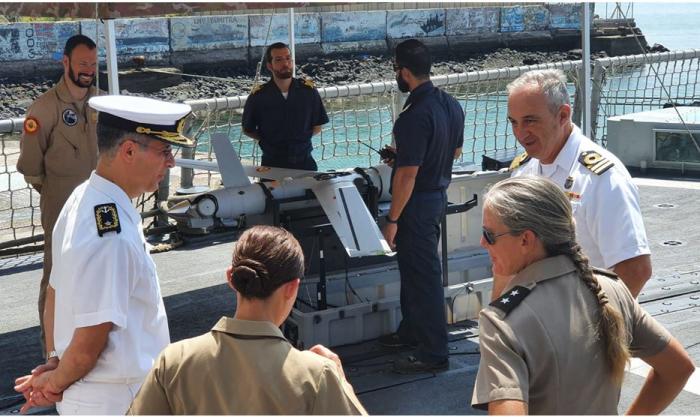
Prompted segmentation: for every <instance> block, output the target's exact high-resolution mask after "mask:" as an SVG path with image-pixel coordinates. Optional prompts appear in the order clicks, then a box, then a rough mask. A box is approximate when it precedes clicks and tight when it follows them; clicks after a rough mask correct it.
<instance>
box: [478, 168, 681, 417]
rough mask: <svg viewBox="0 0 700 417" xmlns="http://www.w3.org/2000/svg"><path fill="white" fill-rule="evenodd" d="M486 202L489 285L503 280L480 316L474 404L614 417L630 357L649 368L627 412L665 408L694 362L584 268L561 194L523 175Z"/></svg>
mask: <svg viewBox="0 0 700 417" xmlns="http://www.w3.org/2000/svg"><path fill="white" fill-rule="evenodd" d="M484 200H485V201H484V209H483V236H482V240H481V244H482V246H484V247H485V248H486V249H487V250H488V252H489V255H490V257H491V260H492V262H493V273H494V276H495V277H496V278H494V279H503V280H506V281H507V282H506V283H496V282H494V286H496V287H497V288H504V291H503V292H502V293H501V294H499V295H500V296H499V297H498V298H496V299H494V301H493V302H492V303H491V304H490V305H489V306H488V307H486V308H485V309H484V310H482V312H481V314H480V317H479V326H480V336H479V338H480V344H481V363H480V365H479V372H478V374H477V379H476V384H475V387H474V394H473V398H472V405H473V406H474V407H477V408H484V409H486V408H488V411H489V414H617V411H618V410H617V404H618V401H619V399H620V389H621V385H622V380H623V377H624V373H625V365H626V364H627V362H628V361H629V358H630V356H636V357H639V358H641V359H642V360H644V361H645V362H646V363H648V364H649V365H651V367H652V370H651V371H650V372H649V375H648V376H647V379H646V382H645V384H644V386H643V387H642V390H641V391H640V393H639V394H638V395H637V397H636V398H635V400H634V401H633V403H632V405H631V406H630V409H629V410H627V413H630V414H657V413H659V412H661V411H662V410H663V409H664V408H666V406H668V404H670V403H671V401H672V400H673V399H674V398H675V397H676V395H677V394H678V393H679V392H680V391H681V389H682V388H683V386H684V385H685V382H686V381H687V379H688V378H689V377H690V375H691V374H692V373H693V371H694V370H695V368H694V364H693V362H692V360H691V359H690V358H689V356H688V354H687V353H686V352H685V350H684V349H683V347H682V346H681V345H680V343H678V341H677V340H676V339H674V338H673V337H672V336H671V335H670V334H669V333H668V332H667V331H666V330H665V329H664V328H663V327H661V325H660V324H659V323H657V322H656V320H654V319H653V318H652V317H651V316H650V315H649V314H648V313H647V312H645V311H644V310H643V309H642V308H641V307H640V306H639V304H638V303H637V302H636V301H635V299H634V298H633V297H632V296H631V294H630V292H629V290H628V289H627V287H626V286H625V285H624V283H623V282H622V281H620V280H618V279H617V277H616V276H615V274H614V273H612V272H609V271H605V270H598V269H593V268H591V267H589V265H588V259H586V257H585V256H584V255H583V254H582V252H581V247H580V246H579V245H578V244H577V243H576V236H575V229H574V220H573V218H572V213H571V205H570V203H569V201H568V199H567V197H566V195H565V194H564V193H563V192H562V191H561V190H559V188H558V187H557V186H556V185H555V184H554V183H553V182H551V181H549V180H548V179H545V178H542V177H537V178H536V177H528V176H525V177H517V178H511V179H508V180H505V181H502V182H500V183H498V184H496V185H495V186H493V187H492V188H491V190H490V191H489V192H488V193H487V195H486V197H485V199H484ZM611 235H614V234H611ZM499 277H503V278H499ZM496 284H503V285H498V286H497V285H496Z"/></svg>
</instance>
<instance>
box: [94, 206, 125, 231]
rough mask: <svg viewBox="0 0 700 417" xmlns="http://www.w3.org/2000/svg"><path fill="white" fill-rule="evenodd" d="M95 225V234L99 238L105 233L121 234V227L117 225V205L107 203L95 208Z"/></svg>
mask: <svg viewBox="0 0 700 417" xmlns="http://www.w3.org/2000/svg"><path fill="white" fill-rule="evenodd" d="M95 223H97V234H98V235H100V237H102V235H103V234H105V233H107V232H117V233H119V232H121V231H122V226H121V224H120V223H119V214H118V213H117V205H116V204H114V203H107V204H100V205H97V206H95Z"/></svg>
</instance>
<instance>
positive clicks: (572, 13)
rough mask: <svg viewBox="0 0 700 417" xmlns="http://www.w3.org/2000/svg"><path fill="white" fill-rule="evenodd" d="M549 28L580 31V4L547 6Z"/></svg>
mask: <svg viewBox="0 0 700 417" xmlns="http://www.w3.org/2000/svg"><path fill="white" fill-rule="evenodd" d="M548 8H549V27H550V28H552V29H579V30H580V29H581V13H582V10H581V4H580V3H571V4H551V5H549V7H548Z"/></svg>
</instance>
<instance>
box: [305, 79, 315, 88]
mask: <svg viewBox="0 0 700 417" xmlns="http://www.w3.org/2000/svg"><path fill="white" fill-rule="evenodd" d="M304 86H305V87H307V88H314V86H315V84H314V82H313V81H311V79H310V78H306V79H305V80H304Z"/></svg>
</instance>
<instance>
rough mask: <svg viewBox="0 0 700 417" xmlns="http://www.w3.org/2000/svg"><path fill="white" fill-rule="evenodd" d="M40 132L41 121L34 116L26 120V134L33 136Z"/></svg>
mask: <svg viewBox="0 0 700 417" xmlns="http://www.w3.org/2000/svg"><path fill="white" fill-rule="evenodd" d="M38 130H39V121H38V120H37V119H36V118H35V117H32V116H29V117H27V118H26V119H24V133H28V134H30V135H31V134H32V133H36V132H37V131H38Z"/></svg>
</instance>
